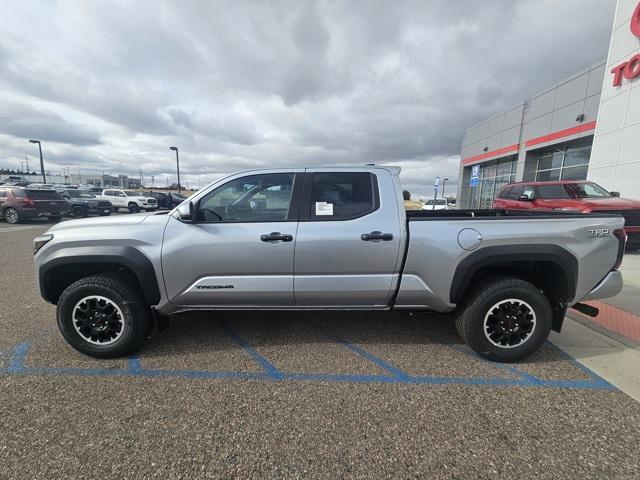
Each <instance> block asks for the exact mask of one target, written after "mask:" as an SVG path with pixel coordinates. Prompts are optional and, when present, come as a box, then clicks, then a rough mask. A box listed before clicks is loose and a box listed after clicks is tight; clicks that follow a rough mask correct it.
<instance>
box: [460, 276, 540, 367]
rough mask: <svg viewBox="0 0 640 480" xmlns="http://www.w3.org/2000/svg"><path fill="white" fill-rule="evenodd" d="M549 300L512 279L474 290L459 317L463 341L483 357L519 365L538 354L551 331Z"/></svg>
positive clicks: (488, 282) (489, 282)
mask: <svg viewBox="0 0 640 480" xmlns="http://www.w3.org/2000/svg"><path fill="white" fill-rule="evenodd" d="M551 320H552V310H551V305H550V304H549V300H547V298H546V297H545V296H544V294H543V293H542V292H541V291H540V290H539V289H538V288H536V287H535V286H534V285H532V284H530V283H529V282H525V281H524V280H520V279H517V278H510V277H496V278H493V279H487V280H485V281H484V283H482V284H481V285H478V286H477V287H475V288H473V289H472V290H471V291H470V292H469V293H468V296H467V298H466V299H465V301H464V302H463V304H462V305H461V306H460V308H459V311H458V313H457V316H456V328H457V330H458V333H459V334H460V336H461V337H462V339H463V340H464V341H465V342H466V343H467V344H468V345H469V346H470V347H471V348H472V349H473V350H474V351H475V352H476V353H478V354H479V355H482V356H483V357H485V358H487V359H489V360H494V361H498V362H515V361H518V360H522V359H524V358H526V357H528V356H529V355H531V354H532V353H534V352H535V351H537V350H538V349H539V348H540V347H541V346H542V344H543V343H544V342H545V340H546V339H547V337H548V336H549V332H550V331H551Z"/></svg>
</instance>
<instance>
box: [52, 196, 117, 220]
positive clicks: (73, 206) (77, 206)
mask: <svg viewBox="0 0 640 480" xmlns="http://www.w3.org/2000/svg"><path fill="white" fill-rule="evenodd" d="M60 195H62V196H63V197H64V198H66V199H67V202H69V213H70V214H71V215H73V216H74V217H76V218H84V217H86V216H87V215H89V214H95V215H100V216H101V217H102V216H106V215H111V212H112V211H113V205H112V204H111V202H109V201H108V200H102V199H99V198H96V197H95V196H94V195H92V194H91V193H89V192H87V191H84V190H63V191H62V192H60Z"/></svg>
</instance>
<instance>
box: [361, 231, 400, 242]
mask: <svg viewBox="0 0 640 480" xmlns="http://www.w3.org/2000/svg"><path fill="white" fill-rule="evenodd" d="M360 238H361V239H362V240H364V241H365V242H369V241H371V240H384V241H385V242H389V241H391V240H393V234H391V233H382V232H379V231H377V230H376V231H375V232H371V233H363V234H362V235H360Z"/></svg>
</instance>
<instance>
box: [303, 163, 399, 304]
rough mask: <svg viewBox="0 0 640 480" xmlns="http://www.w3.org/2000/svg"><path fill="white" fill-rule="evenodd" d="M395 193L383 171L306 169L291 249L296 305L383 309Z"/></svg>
mask: <svg viewBox="0 0 640 480" xmlns="http://www.w3.org/2000/svg"><path fill="white" fill-rule="evenodd" d="M397 195H398V193H397V192H396V191H395V187H394V182H393V177H392V175H391V174H390V173H389V172H388V171H386V170H382V169H380V170H375V173H372V172H370V171H339V170H338V171H331V170H330V169H317V170H307V173H306V177H305V186H304V195H303V201H302V206H301V210H300V223H299V225H298V236H297V240H296V251H295V297H296V305H298V306H305V307H314V306H318V307H342V306H345V307H346V306H351V307H375V306H384V305H387V304H388V303H389V301H390V298H391V294H392V286H393V285H395V283H394V281H395V280H396V279H397V277H396V276H395V275H396V268H397V264H398V258H399V255H400V242H401V232H402V229H401V226H400V219H399V218H400V215H399V212H398V208H399V207H398V200H397V199H398V196H397Z"/></svg>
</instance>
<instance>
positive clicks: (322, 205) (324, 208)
mask: <svg viewBox="0 0 640 480" xmlns="http://www.w3.org/2000/svg"><path fill="white" fill-rule="evenodd" d="M316 215H317V216H327V215H333V203H328V202H316Z"/></svg>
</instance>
